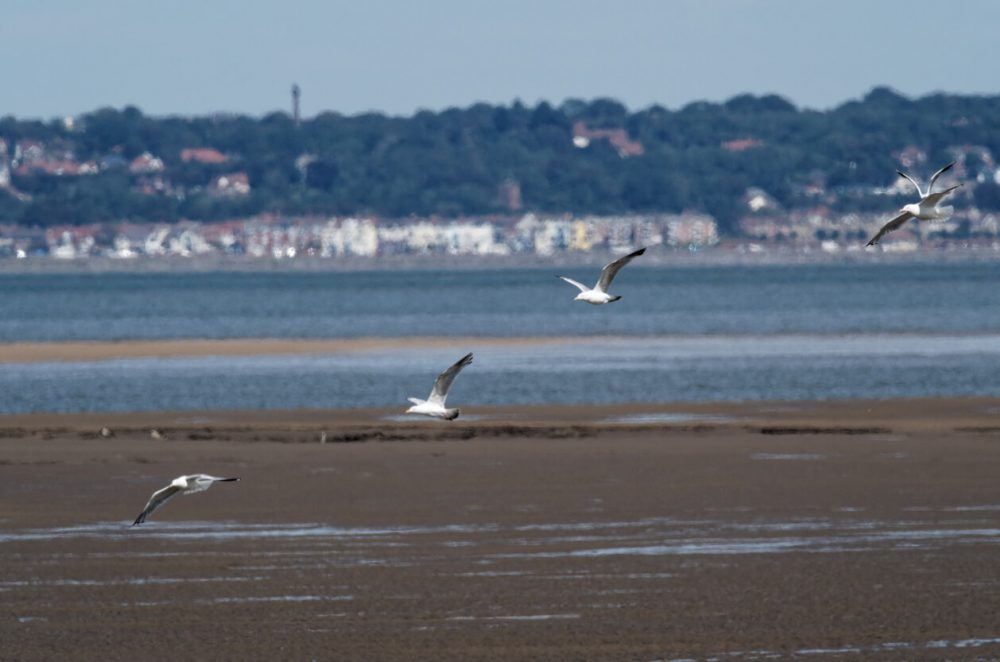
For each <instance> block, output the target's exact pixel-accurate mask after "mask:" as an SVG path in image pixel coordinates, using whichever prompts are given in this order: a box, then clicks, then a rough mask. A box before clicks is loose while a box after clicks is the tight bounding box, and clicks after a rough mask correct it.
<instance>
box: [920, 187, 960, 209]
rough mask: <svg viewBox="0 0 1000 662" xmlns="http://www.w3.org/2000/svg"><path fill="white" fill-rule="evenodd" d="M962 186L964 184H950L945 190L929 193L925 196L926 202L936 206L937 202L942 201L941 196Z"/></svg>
mask: <svg viewBox="0 0 1000 662" xmlns="http://www.w3.org/2000/svg"><path fill="white" fill-rule="evenodd" d="M961 186H962V185H961V184H955V185H954V186H950V187H948V188H946V189H945V190H943V191H939V192H938V193H929V194H928V195H927V197H926V198H924V202H925V203H929V204H932V205H934V206H935V207H936V206H937V203H939V202H941V198H943V197H944V196H946V195H948V194H949V193H951V192H952V191H954V190H955V189H957V188H960V187H961Z"/></svg>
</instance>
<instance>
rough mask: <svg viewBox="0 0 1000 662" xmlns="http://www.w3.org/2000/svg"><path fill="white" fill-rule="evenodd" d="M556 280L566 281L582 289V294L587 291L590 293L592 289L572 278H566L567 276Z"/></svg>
mask: <svg viewBox="0 0 1000 662" xmlns="http://www.w3.org/2000/svg"><path fill="white" fill-rule="evenodd" d="M556 278H562V279H563V280H564V281H566V282H567V283H569V284H570V285H575V286H576V287H578V288H579V289H580V291H581V292H586V291H588V290H589V289H590V288H589V287H587V286H586V285H584V284H583V283H580V282H578V281H575V280H573V279H572V278H566V276H556Z"/></svg>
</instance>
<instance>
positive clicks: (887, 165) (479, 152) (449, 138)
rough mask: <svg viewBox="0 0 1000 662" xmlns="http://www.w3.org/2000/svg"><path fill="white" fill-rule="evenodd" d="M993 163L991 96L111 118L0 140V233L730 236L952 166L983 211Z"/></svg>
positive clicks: (879, 193) (7, 129)
mask: <svg viewBox="0 0 1000 662" xmlns="http://www.w3.org/2000/svg"><path fill="white" fill-rule="evenodd" d="M998 153H1000V96H992V97H982V96H954V95H943V94H939V95H931V96H927V97H924V98H921V99H917V100H911V99H908V98H906V97H903V96H900V95H898V94H896V93H895V92H893V91H891V90H889V89H886V88H877V89H875V90H873V91H872V92H871V93H869V94H868V95H867V96H866V97H865V98H864V99H863V100H861V101H852V102H849V103H845V104H843V105H842V106H839V107H837V108H835V109H833V110H830V111H827V112H817V111H810V110H798V109H796V108H795V107H794V106H793V105H792V104H790V103H789V102H787V101H786V100H784V99H782V98H781V97H777V96H764V97H754V96H749V95H745V96H738V97H735V98H733V99H731V100H729V101H727V102H725V103H722V104H713V103H693V104H690V105H688V106H685V107H684V108H681V109H679V110H667V109H665V108H660V107H652V108H648V109H645V110H641V111H639V112H634V113H630V112H628V110H627V109H626V108H625V107H624V106H623V105H622V104H620V103H618V102H616V101H613V100H608V99H597V100H594V101H589V102H587V101H580V100H568V101H566V102H564V103H563V104H561V105H560V106H558V107H554V106H551V105H549V104H547V103H540V104H538V105H537V106H534V107H528V106H524V105H521V104H519V103H515V104H513V105H510V106H490V105H487V104H477V105H474V106H471V107H469V108H465V109H449V110H445V111H443V112H437V113H435V112H420V113H417V114H416V115H414V116H412V117H386V116H383V115H379V114H365V115H357V116H351V117H347V116H343V115H340V114H337V113H332V112H331V113H323V114H321V115H318V116H317V117H315V118H312V119H308V120H304V121H303V122H302V123H301V125H298V126H297V125H296V124H295V123H294V121H293V120H292V119H291V118H290V117H289V116H288V115H287V114H283V113H274V114H271V115H267V116H266V117H263V118H260V119H257V118H252V117H245V116H231V115H224V116H213V117H195V118H185V117H163V118H157V117H147V116H145V115H143V114H142V112H140V111H139V110H138V109H136V108H132V107H128V108H125V109H123V110H115V109H102V110H98V111H96V112H93V113H90V114H87V115H84V116H81V117H78V118H76V119H75V120H74V121H72V122H63V121H53V122H49V123H43V122H37V121H23V120H18V119H16V118H13V117H5V118H3V119H2V120H0V222H16V223H19V224H26V225H41V226H48V225H55V224H88V223H93V222H107V221H118V220H130V221H176V220H180V219H192V220H206V221H207V220H218V219H225V218H239V217H246V216H251V215H255V214H258V213H263V212H273V213H277V214H282V215H305V214H329V215H341V216H342V215H349V214H368V215H376V216H382V217H405V216H409V215H418V216H442V217H460V216H466V215H490V214H511V213H514V212H518V213H521V212H524V211H539V212H548V213H552V212H556V213H558V212H572V213H584V212H585V213H596V214H617V213H627V212H679V211H681V210H692V211H701V212H706V213H708V214H711V215H712V216H714V217H715V218H716V219H717V220H718V221H719V223H720V225H721V228H722V230H723V231H724V232H725V231H730V232H734V231H735V229H736V227H737V222H738V221H739V219H740V218H741V217H742V216H744V215H746V214H747V200H748V196H749V197H754V199H759V200H766V201H767V203H768V204H769V205H771V208H772V209H774V208H778V209H786V210H787V209H793V208H803V207H808V206H816V205H824V206H826V207H828V208H832V209H835V210H839V211H844V210H852V209H857V210H866V209H885V208H886V206H887V204H888V203H887V201H886V200H885V197H884V196H885V194H886V192H885V189H887V188H888V187H890V186H892V185H893V184H895V182H896V179H897V177H896V169H897V168H906V169H911V170H912V171H913V172H914V174H915V175H916V176H917V177H918V178H921V179H922V178H925V177H926V176H927V175H928V174H929V173H930V172H932V171H933V170H935V169H936V168H937V167H939V166H940V165H942V164H944V163H946V162H948V161H950V160H953V159H956V158H957V159H959V160H960V161H961V164H960V167H959V168H957V169H956V173H957V174H958V175H959V176H960V177H961V178H962V179H963V181H966V182H967V187H966V188H965V189H964V190H963V195H966V196H970V195H971V196H974V197H973V198H972V199H973V200H974V202H975V203H976V204H977V205H978V206H979V207H981V208H984V209H997V208H998V207H1000V185H998V183H997V182H998V181H1000V175H998V170H997V164H996V162H995V161H994V159H995V155H997V154H998ZM899 193H905V191H903V190H900V191H899ZM889 194H893V192H892V191H890V192H889ZM892 204H895V202H894V201H893V202H892Z"/></svg>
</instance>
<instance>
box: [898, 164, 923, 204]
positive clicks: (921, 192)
mask: <svg viewBox="0 0 1000 662" xmlns="http://www.w3.org/2000/svg"><path fill="white" fill-rule="evenodd" d="M896 173H897V174H898V175H899V176H900V177H905V178H906V179H908V180H910V183H911V184H913V188H915V189H917V195H919V196H920V197H921V198H923V197H924V192H923V191H922V190H921V189H920V184H918V183H917V180H915V179H914V178H913V177H910V176H909V175H907V174H906V173H905V172H903V171H902V170H897V171H896Z"/></svg>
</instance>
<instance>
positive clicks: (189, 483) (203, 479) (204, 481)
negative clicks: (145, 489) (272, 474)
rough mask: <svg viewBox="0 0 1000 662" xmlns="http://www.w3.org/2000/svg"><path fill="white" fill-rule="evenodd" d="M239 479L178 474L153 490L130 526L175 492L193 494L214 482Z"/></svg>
mask: <svg viewBox="0 0 1000 662" xmlns="http://www.w3.org/2000/svg"><path fill="white" fill-rule="evenodd" d="M236 480H239V478H219V477H218V476H209V475H208V474H191V475H189V476H180V477H178V478H174V479H173V480H172V481H170V484H169V485H167V486H166V487H164V488H163V489H160V490H157V491H155V492H153V496H151V497H149V502H148V503H147V504H146V507H145V508H143V510H142V512H141V513H139V516H138V517H136V518H135V521H134V522H132V526H137V525H139V524H142V523H143V522H145V521H146V518H147V517H149V516H150V515H152V514H153V511H154V510H156V509H157V508H159V507H160V506H162V505H163V504H165V503H166V502H167V501H168V500H170V498H171V497H172V496H174V495H175V494H194V493H195V492H204V491H205V490H207V489H208V488H210V487H211V486H212V485H214V484H215V483H228V482H232V481H236Z"/></svg>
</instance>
